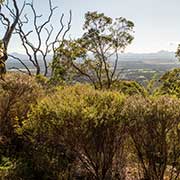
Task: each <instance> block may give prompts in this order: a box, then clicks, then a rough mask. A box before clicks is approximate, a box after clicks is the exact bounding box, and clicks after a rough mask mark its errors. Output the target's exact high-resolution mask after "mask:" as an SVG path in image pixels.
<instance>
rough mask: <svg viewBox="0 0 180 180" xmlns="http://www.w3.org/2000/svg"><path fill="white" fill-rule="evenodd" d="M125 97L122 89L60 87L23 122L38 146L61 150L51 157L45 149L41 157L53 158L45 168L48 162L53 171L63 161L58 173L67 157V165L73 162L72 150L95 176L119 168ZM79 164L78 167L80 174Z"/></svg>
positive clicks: (80, 162)
mask: <svg viewBox="0 0 180 180" xmlns="http://www.w3.org/2000/svg"><path fill="white" fill-rule="evenodd" d="M124 99H125V97H124V96H122V95H120V94H119V93H118V92H110V91H97V90H94V89H93V88H92V87H90V86H85V85H76V86H71V87H69V86H67V87H59V89H58V90H57V92H56V93H55V94H53V95H51V96H48V97H46V98H45V99H43V100H42V101H41V102H39V103H38V105H37V106H35V107H34V108H33V111H32V113H31V114H30V115H29V120H27V121H24V122H23V124H24V127H23V128H25V129H26V131H28V132H32V137H31V138H32V141H33V142H34V143H36V145H37V148H36V149H38V148H40V146H43V147H44V148H48V149H49V148H50V147H51V148H53V150H52V151H53V152H57V154H54V155H56V156H55V157H51V156H52V154H51V153H50V151H47V153H45V152H44V156H43V157H42V156H41V157H39V158H41V159H42V158H44V157H46V156H47V159H49V161H48V160H47V159H46V164H45V163H44V162H43V164H41V167H42V166H43V165H46V166H47V167H48V168H49V167H51V168H50V169H51V170H53V167H54V166H55V163H56V161H58V160H59V162H58V163H59V165H58V166H57V172H56V173H57V174H58V173H59V171H60V169H61V168H62V167H61V166H62V165H63V164H64V161H65V160H66V163H65V164H64V166H65V167H66V166H67V165H68V163H70V162H69V161H67V159H66V158H68V159H71V160H72V162H73V158H72V157H71V158H70V157H69V155H68V154H69V153H70V154H71V153H72V154H74V155H75V157H76V159H75V160H76V161H75V162H76V163H77V162H79V163H78V166H82V167H84V168H85V169H89V173H90V176H91V178H92V179H97V178H98V177H108V175H109V173H110V172H109V171H110V170H112V168H115V167H114V166H113V162H114V159H113V157H114V156H115V154H116V152H117V151H116V149H117V148H121V145H122V141H123V136H124V133H123V132H124V131H123V121H122V119H121V116H120V114H121V111H122V107H123V106H122V105H123V102H124ZM60 147H61V148H60ZM62 147H64V149H67V151H66V152H64V161H63V159H62V158H61V154H62V149H63V148H62ZM58 148H59V149H58ZM48 152H49V153H48ZM67 152H69V153H67ZM58 153H59V154H58ZM50 157H51V158H52V159H51V158H50ZM39 158H37V159H36V161H39ZM54 158H55V159H54ZM76 163H74V166H75V164H76ZM94 164H95V166H94ZM117 164H118V163H116V165H117ZM78 166H77V167H76V166H75V167H74V171H75V172H76V173H78ZM69 167H73V166H72V165H71V166H70V165H69ZM104 167H106V168H105V169H104ZM71 170H72V171H73V169H71ZM86 171H87V170H86ZM102 179H103V178H102Z"/></svg>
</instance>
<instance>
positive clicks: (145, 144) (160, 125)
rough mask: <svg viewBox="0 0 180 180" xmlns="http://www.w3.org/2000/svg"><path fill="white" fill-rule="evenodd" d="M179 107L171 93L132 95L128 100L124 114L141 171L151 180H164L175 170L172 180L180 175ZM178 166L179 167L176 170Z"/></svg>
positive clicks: (177, 101) (179, 102)
mask: <svg viewBox="0 0 180 180" xmlns="http://www.w3.org/2000/svg"><path fill="white" fill-rule="evenodd" d="M179 106H180V101H179V100H178V99H175V98H172V97H169V96H160V97H146V98H144V97H142V96H134V97H133V96H132V97H129V99H127V101H126V103H125V106H124V117H125V118H126V120H127V124H128V129H129V131H128V133H129V135H130V137H131V138H132V142H133V144H134V149H135V152H136V155H137V158H138V161H139V163H140V165H141V171H142V172H143V174H144V178H147V179H148V180H156V179H157V180H162V179H164V178H165V173H169V174H171V173H172V174H173V177H174V178H172V179H175V176H176V175H178V171H179V160H180V159H179V158H180V155H179V153H178V152H179V145H178V142H179V140H180V139H179V138H180V137H179V135H177V132H178V131H179V130H178V129H179V128H178V126H179V124H180V111H179ZM175 132H176V133H175ZM173 162H174V165H173ZM168 165H169V167H171V168H169V167H168ZM174 168H176V169H178V170H177V171H174Z"/></svg>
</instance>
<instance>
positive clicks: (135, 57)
mask: <svg viewBox="0 0 180 180" xmlns="http://www.w3.org/2000/svg"><path fill="white" fill-rule="evenodd" d="M12 55H13V56H16V57H18V58H20V59H21V60H23V61H24V62H25V63H26V62H27V63H28V57H27V55H24V54H19V53H12ZM47 59H48V61H49V62H50V61H51V59H52V55H49V56H48V57H47ZM119 61H141V62H144V63H148V64H162V63H170V64H171V63H177V62H178V60H177V58H176V57H175V52H170V51H159V52H156V53H122V54H119ZM14 63H15V61H14V59H13V58H9V60H8V61H7V65H8V66H10V65H11V64H13V65H14ZM28 64H29V63H28Z"/></svg>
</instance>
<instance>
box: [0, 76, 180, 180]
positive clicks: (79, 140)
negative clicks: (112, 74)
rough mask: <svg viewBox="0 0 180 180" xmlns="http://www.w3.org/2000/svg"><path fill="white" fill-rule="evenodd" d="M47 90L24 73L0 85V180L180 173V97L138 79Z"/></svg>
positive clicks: (173, 178)
mask: <svg viewBox="0 0 180 180" xmlns="http://www.w3.org/2000/svg"><path fill="white" fill-rule="evenodd" d="M119 87H120V88H119ZM129 87H130V89H129ZM45 88H46V93H43V90H42V87H41V86H40V85H38V83H37V82H36V80H35V79H34V78H32V77H28V76H26V75H22V74H8V75H7V77H6V81H2V82H0V89H1V90H0V91H1V94H0V125H1V131H0V151H1V161H0V163H1V167H0V173H1V174H0V175H1V179H10V180H11V179H13V180H14V179H15V180H16V179H24V180H28V179H30V180H33V179H40V180H41V179H42V180H56V179H57V180H66V179H84V180H85V179H89V180H93V179H94V180H110V179H112V180H113V179H114V180H115V179H128V178H129V179H132V180H133V179H134V180H135V179H137V180H138V179H139V180H140V179H146V180H164V179H166V178H167V179H168V180H178V179H179V178H180V177H179V173H180V164H179V162H180V153H179V152H180V145H179V144H180V111H179V107H180V100H179V99H178V98H177V97H175V96H169V95H165V96H164V95H160V93H158V96H149V95H148V94H147V92H146V91H145V90H144V88H142V87H141V86H140V85H138V84H136V83H119V84H116V85H115V86H114V87H112V89H111V90H95V89H94V88H93V87H91V86H89V85H82V84H77V85H73V86H59V87H55V88H53V90H52V92H51V89H48V91H47V87H45ZM166 94H168V93H166Z"/></svg>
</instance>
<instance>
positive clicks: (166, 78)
mask: <svg viewBox="0 0 180 180" xmlns="http://www.w3.org/2000/svg"><path fill="white" fill-rule="evenodd" d="M160 83H161V84H160V86H159V88H157V90H156V92H155V94H159V95H162V94H169V95H175V96H176V97H178V98H179V97H180V69H179V68H176V69H174V70H172V71H168V72H166V73H165V74H164V75H163V76H162V77H161V79H160Z"/></svg>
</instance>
